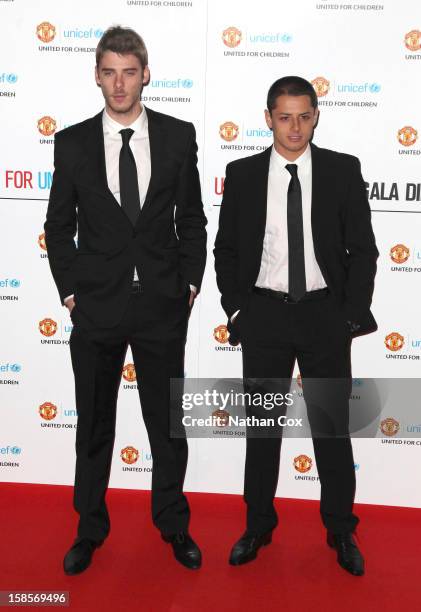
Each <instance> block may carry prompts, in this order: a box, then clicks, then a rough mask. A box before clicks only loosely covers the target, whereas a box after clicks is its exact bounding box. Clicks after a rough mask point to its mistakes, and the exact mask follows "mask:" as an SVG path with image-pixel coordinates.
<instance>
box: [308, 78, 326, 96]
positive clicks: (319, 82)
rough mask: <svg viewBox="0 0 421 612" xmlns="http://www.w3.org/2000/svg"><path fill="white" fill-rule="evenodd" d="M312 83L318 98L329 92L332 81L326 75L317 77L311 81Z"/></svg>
mask: <svg viewBox="0 0 421 612" xmlns="http://www.w3.org/2000/svg"><path fill="white" fill-rule="evenodd" d="M311 84H312V85H313V87H314V91H315V92H316V95H317V97H318V98H323V96H325V95H326V94H328V93H329V89H330V83H329V81H328V80H327V79H325V78H324V77H316V78H315V79H313V80H312V81H311Z"/></svg>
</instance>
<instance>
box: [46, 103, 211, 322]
mask: <svg viewBox="0 0 421 612" xmlns="http://www.w3.org/2000/svg"><path fill="white" fill-rule="evenodd" d="M145 110H146V113H147V117H148V129H149V142H150V153H151V180H150V183H149V188H148V191H147V195H146V200H145V202H144V204H143V207H142V210H141V213H140V215H139V219H138V222H137V224H136V226H135V227H133V225H132V224H131V223H130V221H129V219H128V217H127V216H126V214H125V213H124V212H123V210H122V208H121V207H120V205H119V204H118V202H117V200H116V199H115V198H114V196H113V195H112V193H111V191H110V190H109V189H108V185H107V174H106V166H105V151H104V134H103V128H102V112H101V113H99V114H98V115H96V116H95V117H93V118H91V119H88V120H86V121H83V122H82V123H78V124H76V125H73V126H71V127H69V128H67V129H65V130H63V131H61V132H58V133H57V134H56V138H55V148H54V164H55V171H54V175H53V182H52V187H51V193H50V201H49V205H48V211H47V220H46V223H45V240H46V244H47V250H48V257H49V262H50V266H51V271H52V274H53V276H54V280H55V282H56V285H57V288H58V291H59V294H60V298H61V300H62V302H63V300H64V298H66V297H67V296H69V295H71V294H74V295H75V303H76V304H77V308H78V309H79V310H80V311H81V312H82V313H83V314H84V315H85V317H86V318H87V319H88V320H90V321H92V323H95V325H98V326H99V327H112V326H114V325H116V324H117V323H118V322H119V320H120V319H121V317H122V315H123V313H124V310H125V308H126V305H127V302H128V300H129V296H130V292H131V286H132V281H133V274H134V268H135V266H136V268H137V270H138V271H139V275H140V280H141V285H142V287H143V289H144V290H145V291H148V292H151V293H156V294H161V295H165V296H169V297H179V296H181V295H182V294H183V293H186V292H187V289H188V285H189V284H192V285H195V286H196V287H197V288H198V290H199V289H200V285H201V281H202V277H203V272H204V267H205V262H206V230H205V225H206V218H205V215H204V212H203V204H202V201H201V191H200V181H199V174H198V171H197V145H196V137H195V130H194V127H193V125H192V124H191V123H186V122H185V121H181V120H179V119H175V118H173V117H169V116H168V115H163V114H161V113H157V112H155V111H152V110H150V109H145ZM140 171H141V169H140ZM76 232H77V246H76V244H75V241H74V237H75V235H76Z"/></svg>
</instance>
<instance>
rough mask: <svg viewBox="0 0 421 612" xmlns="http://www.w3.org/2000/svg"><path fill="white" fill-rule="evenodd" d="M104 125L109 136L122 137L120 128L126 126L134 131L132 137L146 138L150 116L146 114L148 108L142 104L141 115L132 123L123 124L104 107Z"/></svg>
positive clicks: (105, 132)
mask: <svg viewBox="0 0 421 612" xmlns="http://www.w3.org/2000/svg"><path fill="white" fill-rule="evenodd" d="M102 127H103V130H104V134H106V135H108V136H118V137H119V138H120V134H119V132H120V130H122V129H125V128H130V129H131V130H133V131H134V134H133V136H132V138H135V139H136V138H146V137H147V136H148V116H147V114H146V109H145V107H144V106H143V105H142V112H141V113H140V115H139V117H137V119H135V120H134V121H133V123H131V124H130V125H122V124H121V123H118V121H115V119H113V118H112V117H110V115H109V114H108V113H107V111H106V110H105V108H104V112H103V114H102Z"/></svg>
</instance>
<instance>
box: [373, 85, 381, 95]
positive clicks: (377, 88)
mask: <svg viewBox="0 0 421 612" xmlns="http://www.w3.org/2000/svg"><path fill="white" fill-rule="evenodd" d="M380 90H381V86H380V85H379V84H378V83H372V84H371V85H370V91H371V93H379V91H380Z"/></svg>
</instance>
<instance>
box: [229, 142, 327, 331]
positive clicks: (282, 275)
mask: <svg viewBox="0 0 421 612" xmlns="http://www.w3.org/2000/svg"><path fill="white" fill-rule="evenodd" d="M291 163H294V164H297V166H298V179H299V181H300V185H301V197H302V207H303V233H304V264H305V272H306V289H307V291H314V290H315V289H323V288H324V287H326V283H325V280H324V278H323V275H322V273H321V271H320V268H319V265H318V263H317V261H316V256H315V254H314V244H313V233H312V230H311V195H312V194H311V187H312V167H311V148H310V145H307V148H306V150H305V151H304V153H302V155H300V157H298V158H297V159H296V160H295V161H294V162H290V161H289V160H288V159H286V158H285V157H283V156H282V155H280V154H279V153H278V152H277V151H276V149H275V147H274V146H272V153H271V156H270V164H269V177H268V194H267V214H266V228H265V236H264V239H263V252H262V260H261V263H260V271H259V276H258V277H257V281H256V286H257V287H263V288H265V289H273V290H274V291H284V292H285V293H288V219H287V203H288V187H289V183H290V180H291V174H290V173H289V172H288V170H287V169H286V168H285V166H286V165H287V164H291ZM239 312H240V311H239V310H237V311H236V312H235V313H234V314H233V315H232V316H231V321H234V319H235V317H236V316H237V314H238V313H239Z"/></svg>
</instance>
